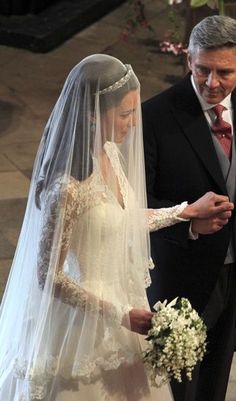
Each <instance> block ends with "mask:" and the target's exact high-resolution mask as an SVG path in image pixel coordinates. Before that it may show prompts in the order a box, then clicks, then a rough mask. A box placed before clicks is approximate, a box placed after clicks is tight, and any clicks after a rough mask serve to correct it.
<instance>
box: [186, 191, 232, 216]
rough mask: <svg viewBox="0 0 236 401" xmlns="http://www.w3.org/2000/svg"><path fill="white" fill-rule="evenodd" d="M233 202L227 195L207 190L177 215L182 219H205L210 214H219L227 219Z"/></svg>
mask: <svg viewBox="0 0 236 401" xmlns="http://www.w3.org/2000/svg"><path fill="white" fill-rule="evenodd" d="M233 208H234V204H233V203H232V202H230V201H229V198H228V196H224V195H217V194H215V193H214V192H207V193H206V194H205V195H203V196H202V197H201V198H199V199H198V200H197V201H196V202H194V203H192V204H190V205H188V206H186V208H185V209H184V210H183V212H182V213H181V214H180V215H179V217H182V218H184V219H193V218H197V219H206V218H209V217H212V216H216V215H221V216H222V217H224V218H225V219H229V218H230V217H231V214H232V210H233Z"/></svg>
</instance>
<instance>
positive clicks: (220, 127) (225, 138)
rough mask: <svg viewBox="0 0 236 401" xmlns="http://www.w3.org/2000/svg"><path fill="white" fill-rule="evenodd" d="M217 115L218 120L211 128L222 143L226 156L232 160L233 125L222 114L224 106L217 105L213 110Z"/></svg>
mask: <svg viewBox="0 0 236 401" xmlns="http://www.w3.org/2000/svg"><path fill="white" fill-rule="evenodd" d="M212 110H213V111H214V113H215V115H216V120H215V122H214V123H213V124H212V126H211V130H212V132H213V133H214V134H215V136H216V138H217V139H218V141H219V142H220V144H221V146H222V148H223V150H224V152H225V154H226V155H227V157H228V158H229V159H230V157H231V145H232V130H231V125H230V124H229V123H227V122H226V121H224V120H223V118H222V113H223V110H225V107H224V106H222V104H217V105H216V106H214V107H213V108H212Z"/></svg>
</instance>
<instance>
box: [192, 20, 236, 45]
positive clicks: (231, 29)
mask: <svg viewBox="0 0 236 401" xmlns="http://www.w3.org/2000/svg"><path fill="white" fill-rule="evenodd" d="M234 46H236V20H235V19H234V18H230V17H227V16H224V15H213V16H210V17H206V18H204V19H203V20H202V21H200V22H199V23H198V24H197V25H195V27H194V28H193V30H192V32H191V35H190V38H189V46H188V51H189V52H190V53H194V52H195V51H198V50H201V49H202V50H210V49H217V48H221V47H234Z"/></svg>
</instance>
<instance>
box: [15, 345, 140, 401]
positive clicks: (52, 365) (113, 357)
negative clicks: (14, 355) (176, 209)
mask: <svg viewBox="0 0 236 401" xmlns="http://www.w3.org/2000/svg"><path fill="white" fill-rule="evenodd" d="M139 359H140V355H139V354H135V353H132V352H130V351H129V350H128V349H127V350H125V351H124V350H122V352H120V351H114V352H111V354H110V356H106V358H103V357H97V358H96V359H94V360H92V361H91V360H89V358H88V357H84V358H82V359H81V360H80V361H74V363H73V367H71V368H72V369H71V370H70V371H68V368H67V369H66V368H64V371H63V368H62V369H60V366H59V364H60V361H59V358H58V357H53V356H49V357H48V359H47V361H46V363H45V360H43V359H42V360H37V366H34V367H31V368H29V367H28V361H27V360H23V361H19V360H18V359H16V360H15V363H14V374H15V376H16V377H17V378H18V379H20V380H26V381H28V382H29V386H28V388H27V390H26V391H27V393H25V394H24V393H22V394H21V395H20V397H19V400H20V401H35V400H44V399H46V397H47V395H48V392H49V387H50V384H51V382H52V381H53V379H54V378H56V377H60V378H61V379H62V380H63V381H65V382H66V381H71V380H72V381H78V380H82V381H83V382H84V383H90V382H91V381H93V380H94V379H95V378H96V377H98V375H99V371H100V370H116V369H118V368H119V366H120V365H121V364H122V363H128V364H131V363H134V362H136V361H137V360H139Z"/></svg>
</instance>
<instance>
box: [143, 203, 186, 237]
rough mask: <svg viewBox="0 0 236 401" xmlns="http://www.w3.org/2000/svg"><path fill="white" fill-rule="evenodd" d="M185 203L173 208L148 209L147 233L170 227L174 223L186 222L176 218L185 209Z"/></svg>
mask: <svg viewBox="0 0 236 401" xmlns="http://www.w3.org/2000/svg"><path fill="white" fill-rule="evenodd" d="M187 204H188V203H187V202H183V203H181V204H180V205H176V206H173V207H167V208H161V209H148V210H147V217H148V228H149V231H150V232H152V231H157V230H160V229H161V228H165V227H169V226H172V225H174V224H176V223H181V222H183V221H188V220H186V219H182V218H181V217H178V216H179V215H180V214H181V212H182V211H183V210H184V209H185V208H186V206H187Z"/></svg>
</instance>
